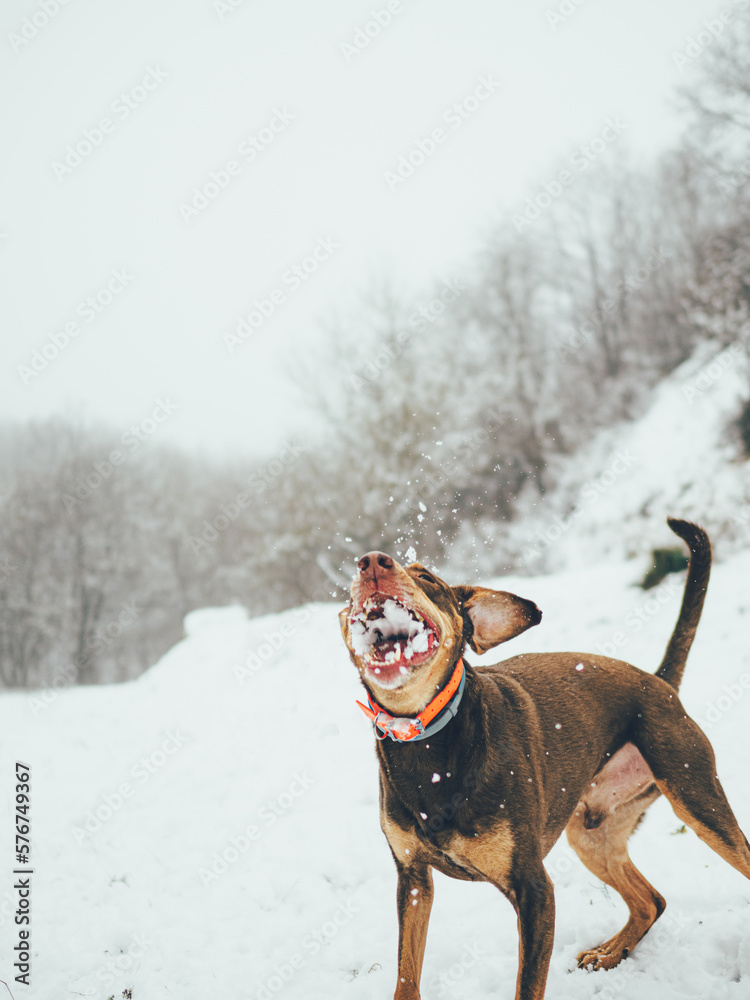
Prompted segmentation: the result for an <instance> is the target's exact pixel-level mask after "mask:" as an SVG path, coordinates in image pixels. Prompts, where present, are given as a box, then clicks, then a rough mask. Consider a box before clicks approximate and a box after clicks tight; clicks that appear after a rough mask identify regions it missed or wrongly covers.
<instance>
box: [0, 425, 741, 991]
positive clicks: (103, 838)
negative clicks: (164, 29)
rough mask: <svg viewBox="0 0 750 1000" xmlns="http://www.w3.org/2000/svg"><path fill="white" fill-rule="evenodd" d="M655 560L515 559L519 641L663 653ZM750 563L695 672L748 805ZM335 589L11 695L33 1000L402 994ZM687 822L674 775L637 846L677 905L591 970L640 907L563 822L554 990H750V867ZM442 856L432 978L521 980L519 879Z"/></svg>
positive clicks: (730, 781) (669, 613)
mask: <svg viewBox="0 0 750 1000" xmlns="http://www.w3.org/2000/svg"><path fill="white" fill-rule="evenodd" d="M620 447H625V445H620ZM642 570H643V564H642V563H641V562H637V561H630V562H623V563H613V564H610V565H608V566H605V567H599V568H587V569H581V570H577V571H573V572H568V573H566V574H560V575H557V576H547V577H537V578H533V577H532V578H528V577H527V578H523V579H514V580H505V581H503V586H505V587H507V588H509V589H517V590H518V592H519V593H521V594H522V595H524V596H527V597H530V598H533V599H534V600H536V601H537V602H538V603H539V605H540V607H541V608H542V609H543V611H544V620H543V622H542V624H541V625H540V626H539V627H538V628H535V629H533V630H531V631H530V632H529V633H527V634H525V635H524V636H522V637H521V638H520V639H517V640H515V641H514V642H512V643H510V644H509V645H508V647H507V650H503V651H502V652H503V653H504V655H511V654H513V653H515V652H521V651H523V650H532V649H539V650H552V649H564V648H568V649H581V650H591V651H594V650H596V649H599V648H600V649H605V650H606V649H607V648H608V647H607V644H608V643H611V642H612V641H613V637H614V636H615V635H617V634H619V636H620V637H623V636H624V639H622V638H618V643H619V648H620V651H621V653H620V655H621V656H622V657H623V658H626V659H630V660H632V661H633V662H635V663H637V664H639V665H642V666H644V667H645V668H647V669H650V670H653V669H654V668H655V667H656V665H657V663H658V662H659V659H660V657H661V655H662V651H663V649H664V645H665V643H666V640H667V638H668V635H669V633H670V631H671V629H672V626H673V623H674V620H675V618H676V615H677V610H678V607H679V596H680V592H681V586H682V578H681V577H673V578H670V580H675V581H677V585H676V586H673V585H672V583H671V582H670V583H669V584H668V585H664V586H662V587H661V588H658V589H657V590H655V591H652V592H650V593H649V594H648V595H645V594H644V593H643V592H642V591H640V590H637V589H633V586H632V585H633V582H634V580H635V579H637V578H638V577H639V575H640V573H641V572H642ZM748 580H750V553H748V552H743V553H740V554H738V555H735V556H733V557H732V558H730V559H728V560H726V561H725V562H724V563H723V564H721V565H719V566H717V567H716V569H715V575H714V579H713V581H712V585H711V588H710V591H709V597H708V601H707V605H706V610H705V614H704V620H703V623H702V625H701V628H700V630H699V633H698V639H697V642H696V645H695V648H694V651H693V654H692V655H691V658H690V661H689V663H688V669H687V676H686V680H685V685H684V689H683V694H684V700H685V702H686V705H687V707H688V709H689V710H690V711H691V712H692V714H693V715H694V716H695V717H696V718H698V719H700V720H702V721H703V723H704V725H705V726H706V729H707V731H708V733H709V735H710V738H711V740H712V741H713V744H714V747H715V749H716V752H717V756H718V766H719V773H720V776H721V778H722V781H723V782H724V785H725V788H726V790H727V793H728V796H729V799H730V801H731V803H732V804H733V806H734V808H735V810H736V812H737V814H738V817H739V819H740V822H741V824H742V825H743V826H744V828H745V829H746V830H750V784H749V783H748V780H747V759H748V753H749V752H750V736H749V735H748V730H750V698H748V697H747V694H746V692H747V690H748V686H750V651H748V645H747V623H748V615H749V614H750V585H749V584H748ZM453 582H458V581H453ZM484 582H486V581H484ZM337 610H338V608H337V607H336V606H334V605H311V606H308V607H305V608H299V609H295V610H292V611H289V612H287V613H284V614H280V615H274V616H270V617H266V618H260V619H255V620H248V619H247V617H246V615H245V612H244V611H243V610H242V609H239V608H227V609H216V610H206V611H201V612H196V613H194V614H192V615H190V616H189V617H188V620H187V623H186V626H187V633H188V634H187V638H186V639H185V640H184V641H183V642H181V643H180V644H179V645H177V646H176V647H175V648H174V649H173V650H172V651H171V652H170V653H168V654H167V655H166V656H165V657H164V658H163V659H162V660H161V662H160V663H158V664H157V665H156V666H154V667H153V668H152V669H151V670H150V671H148V672H147V673H146V674H145V675H143V676H142V677H141V678H140V679H139V680H137V681H135V682H132V683H129V684H125V685H121V686H111V687H97V688H88V689H71V690H60V691H59V692H58V693H55V694H52V693H51V692H47V693H44V694H40V693H39V692H37V693H34V694H32V693H23V694H21V693H18V694H10V695H9V694H5V695H4V696H3V697H2V698H1V699H0V731H2V733H3V760H4V765H3V774H4V776H5V778H4V783H3V790H4V795H5V801H6V807H7V808H8V811H10V794H11V793H10V788H11V775H12V773H13V767H14V761H15V760H20V761H23V762H25V763H27V764H29V765H30V766H31V769H32V782H31V784H32V793H31V794H32V813H31V815H32V822H33V866H34V870H35V875H34V883H33V896H32V899H33V913H32V924H31V926H32V941H33V944H32V953H33V961H32V965H33V981H32V987H31V989H29V990H28V991H27V990H26V989H25V987H19V986H18V985H17V984H13V983H12V978H13V975H12V970H11V961H12V960H11V959H10V958H9V956H10V955H11V954H12V952H11V942H12V941H15V940H16V938H15V937H14V935H15V931H16V928H15V927H14V926H13V922H12V916H11V904H12V902H13V895H12V892H11V888H10V887H11V881H10V877H9V873H10V871H11V869H12V867H13V863H12V859H11V856H10V848H11V845H10V835H9V831H7V832H6V835H5V836H4V837H3V838H2V842H1V843H0V864H1V865H2V868H1V869H0V870H2V871H4V872H6V877H5V883H4V884H5V886H6V889H5V890H3V891H2V892H0V920H1V921H2V922H1V923H0V978H3V979H5V980H8V981H9V982H11V985H13V986H15V989H14V995H15V997H16V1000H20V998H23V997H25V996H27V995H28V996H31V997H33V1000H65V998H72V997H79V996H85V997H88V998H92V1000H106V998H108V997H111V996H115V997H117V998H119V997H120V996H121V994H122V991H123V990H125V989H132V991H133V994H132V995H133V998H134V1000H166V998H174V1000H214V998H221V1000H268V998H270V997H275V996H277V995H279V996H283V997H285V998H289V1000H295V998H299V1000H302V998H305V1000H310V998H317V997H321V998H322V997H326V998H331V997H334V998H351V1000H358V998H368V1000H369V998H376V997H377V998H387V997H390V996H391V995H392V990H393V986H394V980H395V957H396V933H397V930H396V914H395V902H394V900H395V872H394V868H393V864H392V861H391V858H390V855H389V852H388V849H387V846H386V843H385V840H384V838H383V837H382V834H381V832H380V829H379V825H378V810H377V776H376V763H375V758H374V753H373V737H372V734H371V731H370V728H369V726H368V724H367V723H366V721H365V719H364V718H363V716H362V714H361V713H360V711H359V710H358V709H357V708H356V706H355V705H354V699H355V697H357V696H358V693H359V688H358V682H357V679H356V676H355V671H354V669H353V667H352V666H351V664H350V662H349V659H348V656H347V654H346V651H345V648H344V646H343V643H342V641H341V639H340V636H339V633H338V623H337V619H336V611H337ZM638 623H640V624H638ZM496 654H497V651H495V654H493V653H490V654H488V656H486V657H485V658H484V660H485V661H486V662H492V661H493V659H498V656H497V655H496ZM472 659H474V658H472ZM679 830H680V824H679V822H678V821H677V820H676V818H675V817H674V815H673V814H672V812H671V811H670V809H669V807H668V806H667V805H666V804H665V803H664V802H663V801H659V802H658V803H657V804H656V805H655V806H654V807H653V808H652V809H651V811H650V813H649V814H648V816H647V819H646V821H645V822H644V824H643V826H642V828H641V830H640V831H639V832H638V834H637V835H636V836H635V838H634V842H633V845H632V850H633V856H634V860H635V862H636V864H637V865H639V866H640V867H642V869H643V871H644V873H645V875H646V876H647V877H648V878H649V879H651V880H652V881H653V882H654V884H655V885H656V887H657V888H658V889H659V890H660V891H661V892H662V893H663V895H664V896H665V897H666V898H667V902H668V909H667V911H666V914H665V915H664V917H663V918H662V920H661V921H660V922H659V924H658V925H657V927H656V928H655V929H654V932H652V934H651V935H649V937H648V938H647V939H646V940H644V942H643V943H642V944H641V945H640V946H639V948H638V950H637V951H636V953H635V955H634V957H632V958H631V959H628V960H627V961H626V962H625V963H624V964H623V965H622V966H620V967H619V968H618V969H616V970H614V971H612V972H609V973H586V972H582V971H578V970H576V971H571V970H572V969H574V966H575V955H576V954H577V952H578V951H580V950H582V949H583V948H584V947H587V946H590V945H594V944H597V943H598V942H599V941H600V940H602V939H604V938H605V937H607V936H609V935H610V934H612V933H613V932H614V931H615V930H616V929H618V928H619V927H620V926H621V924H622V923H623V922H624V905H623V904H622V903H621V902H620V901H619V898H617V899H616V898H615V897H614V895H613V894H612V893H611V892H610V891H608V890H607V889H605V888H604V887H603V886H602V885H601V884H600V883H599V882H598V881H597V880H596V879H595V878H594V877H593V876H592V875H591V874H590V873H589V872H588V871H587V870H586V869H584V868H583V866H582V865H581V864H580V863H579V862H578V860H577V859H576V858H575V857H574V856H573V855H572V853H571V851H570V850H569V849H568V847H567V845H566V844H565V843H564V841H563V842H560V843H558V845H557V846H556V847H555V848H554V849H553V851H552V853H551V854H550V856H549V858H548V861H547V864H548V869H549V871H550V874H551V876H552V878H553V880H554V882H555V884H556V887H557V930H556V941H555V950H554V955H553V960H552V967H551V972H550V980H549V987H548V995H549V996H550V997H554V998H556V1000H584V998H586V1000H588V998H591V997H595V996H598V997H601V998H605V997H622V998H626V1000H628V998H633V1000H635V998H638V1000H678V998H679V1000H685V998H696V1000H697V998H700V1000H719V998H721V1000H734V998H737V1000H739V998H743V1000H745V998H747V997H748V996H750V885H748V883H747V882H746V881H745V880H744V879H743V878H742V877H741V876H740V875H739V874H737V873H736V872H734V871H733V870H732V869H730V868H729V867H728V866H727V865H726V864H725V863H724V862H722V861H721V860H720V859H718V858H717V857H716V856H715V855H714V854H713V853H712V852H711V851H710V850H709V849H708V848H707V847H705V845H703V844H702V843H701V842H700V841H699V840H698V839H697V838H696V837H695V836H694V835H693V834H692V833H689V832H688V833H680V832H679ZM436 882H437V886H436V902H435V906H434V910H433V916H432V922H431V927H430V934H429V938H428V946H427V956H426V963H425V972H424V985H423V996H424V997H425V1000H434V998H438V997H441V996H446V997H447V996H451V997H459V998H461V997H463V998H470V997H471V998H476V997H485V996H487V997H490V996H492V997H498V998H503V997H507V998H510V997H512V995H513V989H514V981H515V974H516V948H517V935H516V927H515V919H514V915H513V912H512V909H511V907H510V905H509V904H508V903H507V901H505V900H504V899H503V898H502V897H500V896H499V894H498V893H497V892H496V891H494V890H493V889H491V888H490V887H489V886H485V885H468V884H463V883H458V882H453V881H450V880H448V879H445V878H443V877H441V876H437V878H436Z"/></svg>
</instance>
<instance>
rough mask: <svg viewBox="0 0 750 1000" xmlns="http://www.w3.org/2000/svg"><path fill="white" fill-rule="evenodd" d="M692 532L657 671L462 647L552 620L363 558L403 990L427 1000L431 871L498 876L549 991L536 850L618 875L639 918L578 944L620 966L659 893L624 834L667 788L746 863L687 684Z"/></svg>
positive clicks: (531, 990) (355, 614)
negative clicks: (474, 659)
mask: <svg viewBox="0 0 750 1000" xmlns="http://www.w3.org/2000/svg"><path fill="white" fill-rule="evenodd" d="M669 525H670V527H671V528H672V530H673V531H674V532H675V533H676V534H677V535H679V536H680V537H681V538H683V539H684V540H685V541H686V542H687V543H688V546H689V547H690V552H691V558H690V567H689V570H688V578H687V584H686V588H685V594H684V598H683V602H682V607H681V609H680V615H679V618H678V621H677V625H676V626H675V630H674V632H673V634H672V637H671V639H670V641H669V645H668V646H667V651H666V653H665V655H664V659H663V661H662V664H661V666H660V667H659V670H658V671H657V674H656V675H652V674H648V673H644V672H643V671H641V670H639V669H637V668H636V667H633V666H631V665H630V664H628V663H623V662H622V661H620V660H613V659H610V658H608V657H605V656H592V655H590V654H587V653H536V654H527V655H522V656H515V657H513V658H512V659H509V660H504V661H503V662H502V663H499V664H497V665H495V666H492V667H478V668H472V667H470V666H469V665H468V664H467V663H465V662H463V660H462V657H463V652H464V646H465V644H466V643H468V644H469V646H471V648H472V649H473V650H474V651H475V652H477V653H484V652H485V651H487V650H488V649H491V648H492V647H493V646H496V645H498V643H501V642H505V641H506V640H507V639H512V638H513V636H516V635H518V634H519V633H521V632H523V631H524V630H525V629H527V628H529V627H530V626H532V625H536V624H538V623H539V621H540V620H541V613H540V611H539V610H538V608H537V607H536V605H535V604H533V603H532V602H531V601H526V600H523V599H522V598H520V597H515V596H514V595H513V594H507V593H501V592H498V591H494V590H488V589H486V588H483V587H467V586H460V587H449V586H448V585H447V584H446V583H444V582H443V581H442V580H441V579H439V578H438V577H437V576H435V574H434V573H431V572H430V571H429V570H427V569H425V567H424V566H421V565H420V564H419V563H413V564H412V565H410V566H407V567H405V568H404V567H402V566H399V564H398V563H397V562H395V560H393V559H391V558H390V557H389V556H387V555H385V554H384V553H382V552H370V553H368V554H367V555H365V556H363V557H362V559H360V561H359V572H358V574H357V576H356V578H355V580H354V583H353V584H352V589H351V601H350V603H349V606H348V607H347V608H345V609H344V610H343V611H342V612H341V614H340V620H341V628H342V632H343V635H344V639H345V641H346V644H347V647H348V648H349V652H350V655H351V658H352V660H353V661H354V664H355V666H356V667H357V669H358V670H359V672H360V677H361V679H362V682H363V684H364V686H365V689H366V691H367V698H368V704H367V705H366V706H365V705H361V707H362V708H363V709H364V711H365V712H366V713H367V715H368V716H369V717H370V718H371V719H372V721H373V726H374V729H375V734H376V736H377V737H378V744H377V754H378V760H379V763H380V817H381V825H382V828H383V832H384V833H385V836H386V838H387V839H388V843H389V845H390V848H391V852H392V854H393V857H394V860H395V862H396V868H397V871H398V895H397V902H398V919H399V945H398V981H397V985H396V992H395V1000H418V998H419V995H420V994H419V981H420V975H421V970H422V960H423V957H424V949H425V940H426V936H427V923H428V920H429V916H430V908H431V904H432V892H433V890H432V869H433V868H436V869H437V870H438V871H441V872H444V873H445V874H446V875H450V876H452V877H454V878H459V879H466V880H471V881H483V882H491V883H492V884H493V885H495V886H497V888H498V889H499V890H500V891H501V892H502V893H503V894H504V895H505V896H507V897H508V899H509V900H510V901H511V903H512V904H513V906H514V907H515V909H516V912H517V915H518V928H519V935H520V942H519V967H518V979H517V984H516V1000H541V998H542V997H543V996H544V988H545V983H546V979H547V970H548V967H549V961H550V954H551V951H552V940H553V933H554V922H555V904H554V895H553V888H552V883H551V881H550V879H549V877H548V875H547V873H546V871H545V869H544V866H543V864H542V859H543V858H544V857H545V855H546V854H547V852H548V851H549V850H550V848H551V847H552V845H553V844H554V843H555V841H556V840H557V838H558V837H559V836H560V834H561V833H562V831H563V829H566V830H567V834H568V839H569V841H570V843H571V845H572V846H573V848H574V849H575V851H576V853H577V854H578V856H579V857H580V858H581V860H582V861H583V863H584V864H585V865H587V866H588V867H589V868H590V869H591V871H592V872H594V874H595V875H597V876H598V877H599V878H600V879H602V880H603V881H604V882H606V883H607V884H608V885H610V886H612V887H613V888H614V889H616V890H617V891H618V892H619V893H620V894H621V895H622V897H623V898H624V899H625V902H626V903H627V904H628V907H629V909H630V919H629V920H628V922H627V924H626V925H625V926H624V927H623V929H622V930H621V931H620V932H619V933H618V934H616V935H615V936H614V937H613V938H612V939H611V940H610V941H606V942H605V943H604V944H601V945H599V947H598V948H593V949H591V950H590V951H587V952H584V953H583V954H581V955H579V956H578V963H579V965H580V966H593V968H595V969H602V968H603V969H609V968H612V967H613V966H615V965H617V964H618V962H620V961H621V960H622V959H623V958H625V957H626V956H627V955H628V954H630V952H631V951H632V950H633V948H634V947H635V945H636V944H637V942H638V941H639V940H640V939H641V938H642V937H643V935H644V934H645V933H646V931H647V930H648V929H649V927H650V926H651V925H652V924H653V923H654V921H655V920H656V919H657V918H658V917H659V916H660V915H661V913H662V912H663V910H664V907H665V905H666V904H665V902H664V900H663V899H662V897H661V896H660V895H659V893H658V892H657V891H656V890H655V889H654V888H653V887H652V886H651V885H650V884H649V883H648V882H647V881H646V879H645V878H644V877H643V875H641V873H640V872H639V871H638V870H637V869H636V868H635V867H634V866H633V863H632V862H631V860H630V858H629V857H628V851H627V841H628V837H629V836H630V834H631V833H632V832H633V830H634V829H635V827H636V825H637V824H638V821H639V819H640V818H641V816H642V814H643V813H644V811H645V810H646V809H647V808H648V806H649V805H650V804H651V803H652V802H653V801H654V800H655V799H656V798H658V796H659V794H660V792H663V793H664V794H665V795H666V796H667V798H668V799H669V801H670V803H671V805H672V807H673V809H674V811H675V812H676V813H677V816H678V817H679V818H680V819H681V820H682V821H683V822H684V823H687V824H688V825H689V826H691V827H692V828H693V830H695V832H696V833H697V834H698V835H699V836H700V837H702V838H703V839H704V840H705V841H706V842H707V843H708V844H709V846H710V847H712V848H713V849H714V850H715V851H716V852H717V853H718V854H720V855H721V856H722V857H723V858H724V859H725V860H726V861H728V862H729V864H731V865H733V866H734V867H735V868H737V869H738V871H740V872H742V874H743V875H746V876H747V877H748V878H750V847H749V845H748V842H747V840H746V839H745V836H744V835H743V833H742V831H741V830H740V828H739V827H738V825H737V821H736V820H735V818H734V815H733V813H732V810H731V809H730V807H729V804H728V803H727V800H726V798H725V796H724V793H723V791H722V788H721V785H720V784H719V781H718V779H717V777H716V771H715V765H714V755H713V751H712V749H711V745H710V744H709V742H708V740H707V739H706V737H705V735H704V734H703V732H702V731H701V730H700V729H699V727H698V726H697V725H696V723H695V722H693V721H692V719H690V718H688V716H687V715H686V714H685V711H684V709H683V707H682V705H681V704H680V701H679V699H678V697H677V693H676V692H677V687H678V685H679V682H680V679H681V677H682V672H683V668H684V666H685V660H686V658H687V654H688V651H689V649H690V646H691V644H692V641H693V637H694V635H695V630H696V628H697V625H698V621H699V619H700V614H701V610H702V607H703V600H704V597H705V591H706V586H707V584H708V577H709V573H710V569H711V546H710V543H709V541H708V537H707V536H706V534H705V532H704V531H703V530H702V529H701V528H699V527H697V526H696V525H694V524H690V523H689V522H687V521H677V520H674V519H671V518H670V519H669Z"/></svg>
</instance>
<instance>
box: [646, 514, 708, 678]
mask: <svg viewBox="0 0 750 1000" xmlns="http://www.w3.org/2000/svg"><path fill="white" fill-rule="evenodd" d="M667 524H668V525H669V527H670V528H671V529H672V531H673V532H674V533H675V535H679V537H680V538H682V539H683V541H685V542H687V545H688V548H689V549H690V562H689V564H688V574H687V582H686V583H685V593H684V595H683V598H682V607H681V608H680V615H679V617H678V619H677V624H676V625H675V627H674V632H672V637H671V638H670V640H669V643H668V644H667V649H666V652H665V653H664V659H663V660H662V661H661V664H660V666H659V669H658V670H657V671H656V676H657V677H661V679H662V680H664V681H666V682H667V684H671V685H672V687H673V688H674V689H675V690H677V689H678V688H679V686H680V681H681V680H682V674H683V671H684V669H685V662H686V660H687V658H688V653H689V652H690V647H691V646H692V645H693V639H694V638H695V631H696V629H697V628H698V622H699V621H700V619H701V611H703V602H704V601H705V599H706V589H707V587H708V578H709V576H710V575H711V542H710V541H709V539H708V535H707V534H706V532H705V531H704V530H703V528H699V527H698V525H697V524H692V523H691V522H690V521H679V520H678V519H677V518H675V517H668V518H667Z"/></svg>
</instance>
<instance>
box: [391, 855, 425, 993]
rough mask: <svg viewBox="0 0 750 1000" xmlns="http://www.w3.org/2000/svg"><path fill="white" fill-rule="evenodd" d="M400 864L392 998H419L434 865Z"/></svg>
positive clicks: (397, 863) (398, 864) (398, 863)
mask: <svg viewBox="0 0 750 1000" xmlns="http://www.w3.org/2000/svg"><path fill="white" fill-rule="evenodd" d="M396 866H397V868H398V890H397V905H398V981H397V983H396V992H395V993H394V995H393V1000H419V996H420V994H419V980H420V977H421V975H422V962H423V960H424V949H425V943H426V941H427V924H428V923H429V920H430V910H431V909H432V896H433V888H432V868H430V866H429V865H425V864H410V865H408V866H406V865H402V864H401V863H400V862H399V861H398V860H397V861H396Z"/></svg>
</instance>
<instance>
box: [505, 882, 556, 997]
mask: <svg viewBox="0 0 750 1000" xmlns="http://www.w3.org/2000/svg"><path fill="white" fill-rule="evenodd" d="M509 895H510V898H511V901H512V903H513V905H514V907H515V909H516V913H517V914H518V937H519V941H518V979H517V981H516V1000H543V997H544V987H545V985H546V983H547V971H548V969H549V961H550V958H551V956H552V943H553V941H554V936H555V894H554V889H553V886H552V882H551V881H550V878H549V875H548V874H547V872H546V871H545V870H544V868H543V867H542V866H541V865H540V866H539V868H538V869H537V870H536V871H535V872H533V873H524V876H522V877H521V878H519V879H518V880H517V881H516V882H515V885H514V889H513V892H512V893H511V894H509Z"/></svg>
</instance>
